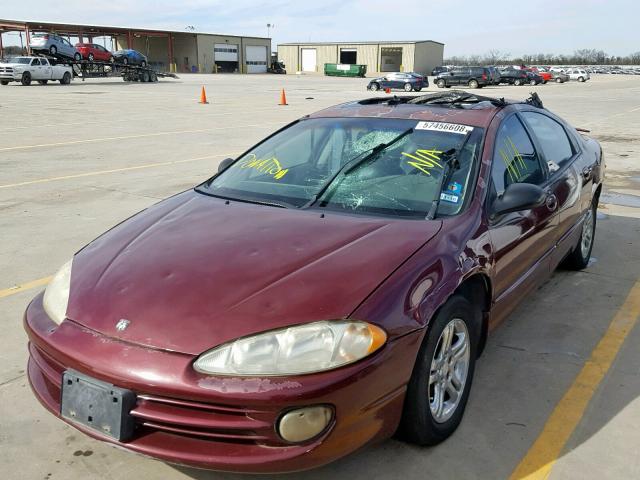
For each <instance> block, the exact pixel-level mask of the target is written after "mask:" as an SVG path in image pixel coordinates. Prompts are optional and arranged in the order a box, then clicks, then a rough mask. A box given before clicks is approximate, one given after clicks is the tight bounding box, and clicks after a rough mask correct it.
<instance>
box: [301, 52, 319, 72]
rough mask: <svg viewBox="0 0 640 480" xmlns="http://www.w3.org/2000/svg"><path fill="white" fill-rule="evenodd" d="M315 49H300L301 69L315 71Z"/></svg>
mask: <svg viewBox="0 0 640 480" xmlns="http://www.w3.org/2000/svg"><path fill="white" fill-rule="evenodd" d="M316 64H317V62H316V49H315V48H303V49H302V71H303V72H315V71H316Z"/></svg>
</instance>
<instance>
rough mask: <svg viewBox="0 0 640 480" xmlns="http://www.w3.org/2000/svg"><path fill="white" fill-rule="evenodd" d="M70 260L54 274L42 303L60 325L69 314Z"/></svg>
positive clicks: (50, 316) (52, 318)
mask: <svg viewBox="0 0 640 480" xmlns="http://www.w3.org/2000/svg"><path fill="white" fill-rule="evenodd" d="M72 262H73V260H69V261H68V262H67V263H65V264H64V265H63V266H62V267H60V270H58V272H57V273H56V274H55V275H54V276H53V280H51V283H49V285H48V286H47V289H46V290H45V291H44V299H43V301H42V305H43V307H44V311H45V312H47V315H49V318H50V319H51V320H53V321H54V322H55V323H57V324H58V325H60V324H61V323H62V321H63V320H64V318H65V316H66V315H67V304H68V303H69V286H70V284H71V263H72Z"/></svg>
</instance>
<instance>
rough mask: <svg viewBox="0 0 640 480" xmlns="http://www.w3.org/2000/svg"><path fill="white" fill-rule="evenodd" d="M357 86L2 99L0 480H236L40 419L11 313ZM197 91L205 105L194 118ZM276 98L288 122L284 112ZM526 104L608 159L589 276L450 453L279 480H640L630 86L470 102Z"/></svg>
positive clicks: (482, 393)
mask: <svg viewBox="0 0 640 480" xmlns="http://www.w3.org/2000/svg"><path fill="white" fill-rule="evenodd" d="M367 82H368V80H367V79H340V78H325V77H318V76H276V75H271V76H269V75H255V76H248V75H245V76H239V75H217V76H214V75H183V76H181V78H180V79H179V80H165V81H161V82H159V83H157V84H139V83H133V84H128V83H124V82H122V81H121V80H115V79H102V80H100V79H93V80H87V81H86V82H84V83H83V82H81V81H77V80H76V81H74V82H73V83H72V85H70V86H60V85H58V84H57V83H56V84H53V85H47V86H40V85H33V86H31V87H22V86H19V85H18V84H11V85H9V86H6V87H0V116H1V118H2V120H1V121H0V239H1V242H0V336H1V338H2V349H1V354H0V358H2V362H1V363H0V413H1V414H0V477H1V478H5V479H55V478H60V479H69V480H73V479H87V478H98V479H119V478H136V479H152V478H163V479H189V478H192V479H198V480H199V479H202V480H204V479H211V480H213V479H222V478H241V476H238V475H231V474H221V473H214V472H205V471H199V470H194V469H189V468H184V467H177V466H172V465H168V464H165V463H162V462H159V461H156V460H152V459H147V458H144V457H141V456H138V455H134V454H131V453H128V452H124V451H120V450H117V449H114V448H111V447H110V446H108V445H106V444H103V443H100V442H98V441H95V440H93V439H91V438H89V437H86V436H84V435H83V434H81V433H79V432H77V431H76V430H74V429H73V428H71V427H68V426H66V424H64V423H63V422H61V421H59V420H57V419H56V418H54V417H53V416H51V415H50V414H49V413H47V412H46V411H45V410H44V409H43V408H42V407H41V406H40V405H39V403H38V402H37V400H36V399H35V398H34V397H33V395H32V394H31V392H30V389H29V385H28V382H27V379H26V377H25V366H26V361H27V350H26V335H25V333H24V331H23V328H22V313H23V311H24V309H25V307H26V305H27V303H28V302H29V300H30V299H31V298H32V297H33V296H34V295H35V294H36V293H37V292H38V291H39V290H40V289H42V288H43V287H44V285H46V282H47V280H48V277H49V276H50V275H51V274H53V273H54V272H55V271H56V270H57V268H58V267H59V266H60V265H61V264H63V263H64V262H65V261H66V260H68V259H69V258H70V257H71V256H72V255H73V253H74V252H76V251H77V250H78V249H79V248H80V247H82V246H83V245H85V244H86V243H87V242H89V241H91V240H92V239H94V238H95V237H96V236H98V235H99V234H100V233H102V232H103V231H105V230H106V229H108V228H109V227H111V226H113V225H114V224H116V223H118V222H120V221H121V220H123V219H125V218H127V217H129V216H131V215H132V214H134V213H135V212H137V211H139V210H141V209H143V208H145V207H147V206H149V205H151V204H153V203H155V202H157V201H158V200H160V199H162V198H165V197H167V196H169V195H172V194H174V193H177V192H179V191H182V190H185V189H187V188H189V187H191V186H193V185H195V184H197V183H199V182H201V181H202V180H204V179H206V178H207V177H209V176H210V175H211V174H212V173H213V172H215V170H216V167H217V164H218V162H219V161H221V160H222V159H224V158H225V157H229V156H235V155H237V154H239V153H241V152H242V151H244V150H245V149H246V148H248V147H249V146H251V145H252V144H253V143H254V142H256V141H257V140H259V139H261V138H262V137H264V136H266V135H267V134H268V133H270V132H272V131H274V130H276V129H277V128H279V127H280V126H283V125H284V124H286V123H287V122H289V121H291V120H293V119H295V118H298V117H300V116H302V115H304V114H307V113H310V112H313V111H315V110H318V109H320V108H323V107H325V106H329V105H332V104H336V103H339V102H343V101H346V100H351V99H358V98H364V97H366V96H370V94H369V93H368V92H367V91H366V90H365V88H364V87H365V85H366V84H367ZM201 85H204V86H205V87H206V89H207V95H208V97H209V102H210V103H209V104H208V105H201V104H198V99H199V95H200V88H201ZM281 88H285V89H286V94H287V99H288V102H289V105H288V106H278V100H279V94H280V89H281ZM429 90H433V91H437V90H438V89H437V88H434V87H431V88H430V89H429ZM529 91H537V92H538V93H539V94H540V96H541V98H542V100H543V101H544V103H545V105H546V106H547V107H548V108H549V109H551V110H552V111H554V112H555V113H558V114H559V115H561V116H563V117H564V118H566V119H567V120H568V121H569V122H571V123H572V124H573V125H575V126H576V127H583V128H587V129H590V130H591V132H592V135H593V136H595V137H596V138H597V139H599V140H600V141H601V143H602V145H603V148H604V150H605V158H606V163H607V178H606V180H605V193H604V195H603V197H602V200H601V205H600V210H599V216H598V229H597V234H596V243H595V247H594V253H593V256H594V259H593V260H592V264H591V265H590V266H589V268H587V269H586V270H585V271H583V272H578V273H576V272H568V271H558V272H556V273H555V274H554V276H553V277H552V279H551V280H550V281H549V282H547V283H546V284H545V285H544V286H543V287H542V288H540V289H539V290H538V291H537V292H536V293H535V294H533V295H531V296H530V297H528V298H527V299H526V300H525V301H524V302H523V303H522V304H521V306H520V307H519V308H518V309H517V311H516V312H515V313H514V314H512V315H511V316H510V318H509V319H508V320H507V321H506V322H505V323H504V324H503V325H502V326H500V327H499V328H498V329H497V330H496V331H495V332H494V333H493V335H492V336H491V337H490V338H489V342H488V346H487V349H486V350H485V353H484V355H483V357H482V358H481V359H480V362H479V364H478V368H477V370H476V376H475V379H474V387H473V390H472V392H471V397H470V401H469V405H468V407H467V411H466V414H465V417H464V420H463V422H462V425H461V427H460V428H459V429H458V431H457V432H456V433H455V434H454V435H453V437H452V438H451V439H449V440H448V441H446V442H445V443H443V444H441V445H439V446H437V447H434V448H418V447H414V446H410V445H407V444H404V443H402V442H400V441H398V440H395V439H392V440H388V441H386V442H384V443H380V444H377V445H372V446H369V447H367V448H366V449H363V450H362V451H360V452H357V453H356V454H353V455H350V456H348V457H346V458H344V459H342V460H339V461H338V462H335V463H333V464H331V465H328V466H326V467H323V468H321V469H318V470H315V471H312V472H308V473H304V474H292V475H288V476H286V477H285V478H291V479H294V478H305V479H314V478H327V477H331V478H337V479H340V478H349V479H350V480H355V479H373V478H396V477H399V476H402V477H404V478H433V479H472V478H481V479H503V478H505V479H506V478H510V477H511V478H514V479H515V478H545V477H544V476H542V475H547V474H548V475H549V478H552V479H564V478H598V479H602V478H615V479H632V478H640V429H638V425H639V424H640V349H639V348H638V345H639V344H640V327H638V326H637V325H636V321H637V320H638V316H639V314H640V240H639V238H640V78H638V77H633V76H611V75H601V76H595V78H593V79H592V80H591V81H589V82H587V83H585V84H580V83H577V82H571V83H568V84H563V85H557V84H547V85H540V86H537V87H529V86H524V87H507V86H501V87H490V88H485V89H483V90H482V91H480V92H479V93H482V94H485V95H496V96H501V97H502V96H506V97H508V98H524V97H526V96H528V93H529ZM377 95H385V94H384V93H379V94H377Z"/></svg>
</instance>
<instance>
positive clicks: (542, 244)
mask: <svg viewBox="0 0 640 480" xmlns="http://www.w3.org/2000/svg"><path fill="white" fill-rule="evenodd" d="M546 181H547V168H546V165H544V164H543V163H542V161H541V159H540V156H539V155H538V153H537V151H536V149H535V147H534V145H533V142H532V140H531V138H530V137H529V134H528V133H527V131H526V130H525V128H524V126H523V124H522V122H521V121H520V119H519V118H518V116H517V115H515V114H512V115H511V116H509V117H507V118H506V119H505V120H504V121H503V122H502V124H501V125H500V127H499V129H498V133H497V135H496V142H495V148H494V152H493V161H492V167H491V186H490V195H489V198H488V202H487V217H488V218H489V236H490V239H491V246H492V257H493V269H494V285H493V290H494V298H493V301H494V302H495V308H494V312H495V315H494V317H493V318H492V320H493V321H495V322H498V321H500V320H501V319H502V318H504V317H505V316H506V315H507V314H508V313H509V312H510V311H511V310H513V308H515V306H516V305H517V304H518V302H519V300H520V299H521V298H522V296H523V295H525V294H526V293H527V292H529V291H530V290H532V289H533V288H535V287H536V286H537V285H539V284H540V283H541V282H542V281H544V280H545V279H546V278H547V277H548V276H549V275H550V272H551V268H550V265H551V253H552V252H553V249H554V246H555V234H556V227H557V224H558V217H557V215H556V213H557V203H555V204H554V203H553V202H552V201H549V202H546V203H545V204H543V205H541V206H539V207H536V208H532V209H529V210H524V211H521V212H512V213H507V214H503V215H494V213H493V211H492V207H491V205H492V203H493V200H494V199H495V198H496V197H497V196H499V195H502V194H503V193H504V190H505V189H506V188H507V187H508V186H509V185H511V184H513V183H532V184H536V185H540V186H543V185H544V184H545V182H546Z"/></svg>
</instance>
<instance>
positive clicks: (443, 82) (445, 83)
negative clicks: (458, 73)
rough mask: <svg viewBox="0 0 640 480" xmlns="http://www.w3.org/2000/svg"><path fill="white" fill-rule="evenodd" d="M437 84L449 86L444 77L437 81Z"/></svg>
mask: <svg viewBox="0 0 640 480" xmlns="http://www.w3.org/2000/svg"><path fill="white" fill-rule="evenodd" d="M436 85H437V86H438V88H444V87H446V86H447V82H445V81H444V79H443V78H441V79H439V80H438V81H437V82H436Z"/></svg>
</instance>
